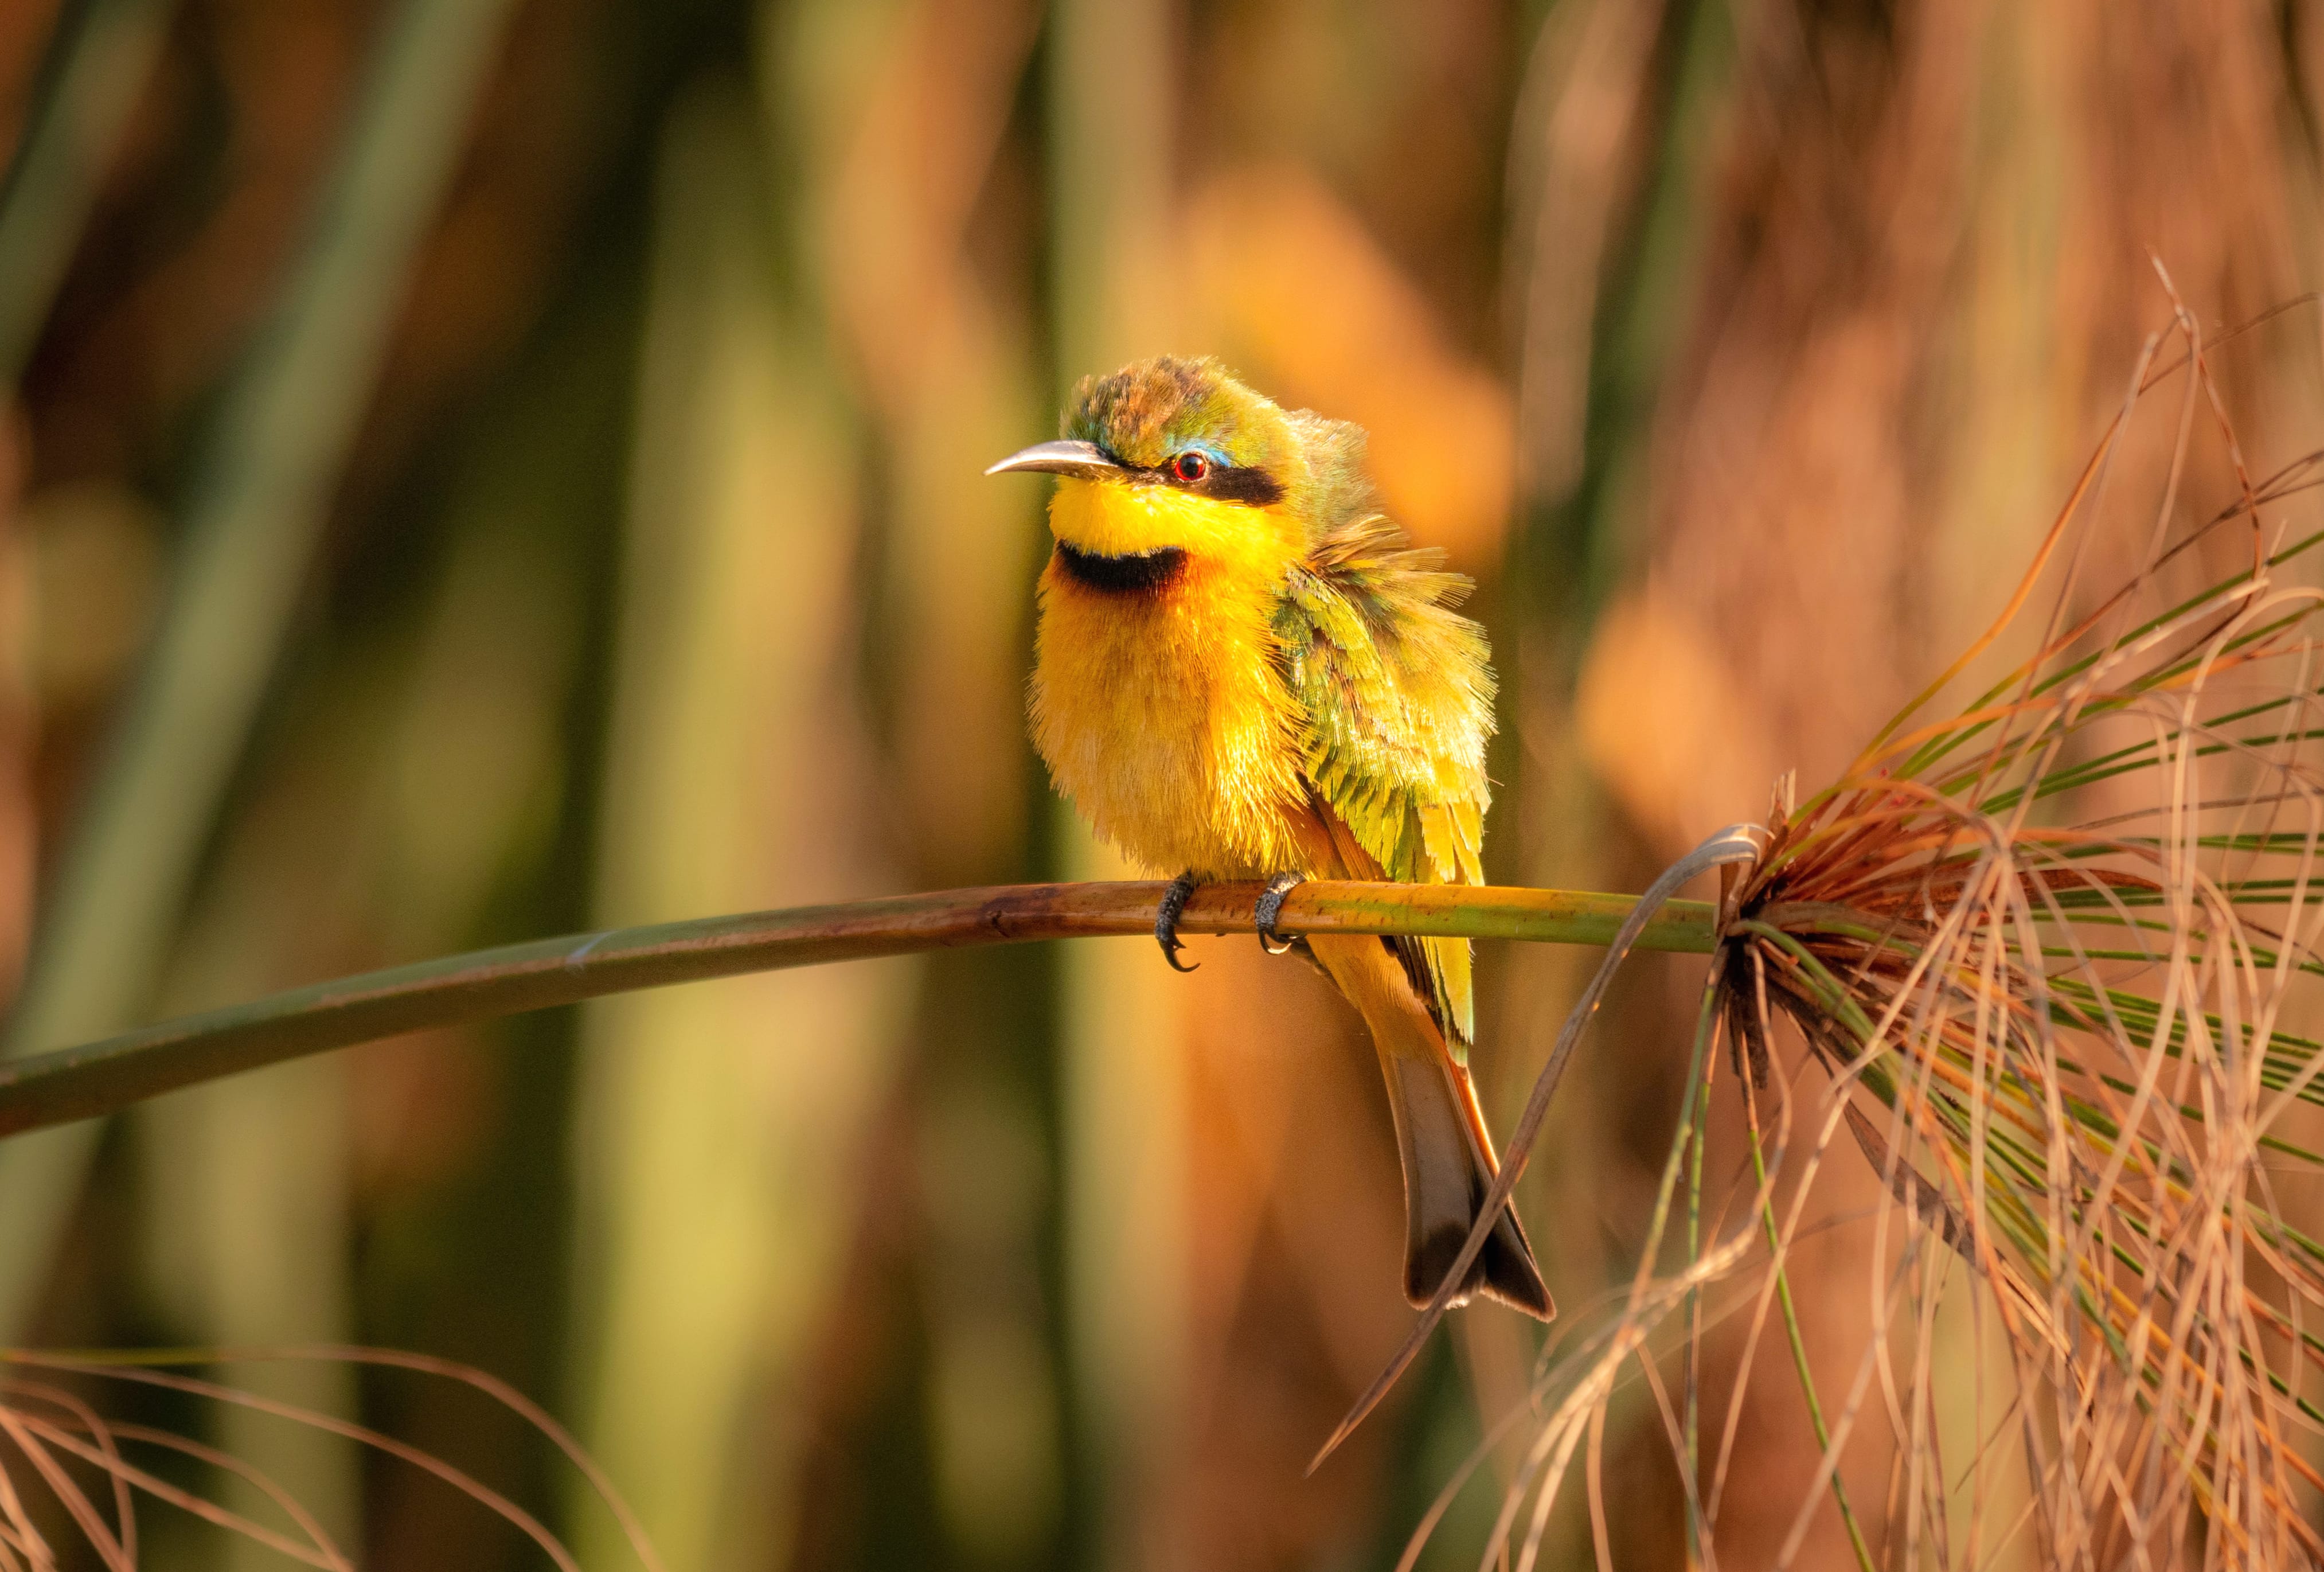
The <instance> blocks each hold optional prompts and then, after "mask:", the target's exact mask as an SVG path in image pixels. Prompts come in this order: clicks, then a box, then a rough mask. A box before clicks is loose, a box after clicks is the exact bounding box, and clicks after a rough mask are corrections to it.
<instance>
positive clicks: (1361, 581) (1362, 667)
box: [1276, 514, 1493, 1062]
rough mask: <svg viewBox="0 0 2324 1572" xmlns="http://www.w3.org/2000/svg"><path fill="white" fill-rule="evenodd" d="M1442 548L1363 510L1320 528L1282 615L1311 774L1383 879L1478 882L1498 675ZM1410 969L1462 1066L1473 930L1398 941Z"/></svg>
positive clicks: (1469, 1025)
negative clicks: (1415, 542)
mask: <svg viewBox="0 0 2324 1572" xmlns="http://www.w3.org/2000/svg"><path fill="white" fill-rule="evenodd" d="M1442 561H1443V556H1442V553H1439V552H1436V551H1432V550H1415V549H1414V548H1412V547H1411V546H1410V545H1409V544H1408V543H1407V542H1406V541H1405V539H1404V536H1403V534H1402V532H1399V531H1398V530H1397V528H1396V527H1395V526H1394V525H1393V524H1391V523H1389V522H1388V521H1387V520H1386V519H1384V518H1381V517H1379V515H1377V514H1373V515H1370V516H1368V517H1364V518H1360V519H1357V520H1355V521H1354V522H1350V523H1347V524H1343V525H1341V526H1339V527H1337V528H1335V529H1333V530H1331V531H1329V532H1326V533H1324V534H1323V536H1322V537H1321V538H1320V539H1319V540H1318V541H1316V543H1315V544H1314V547H1313V548H1311V550H1309V551H1308V553H1307V557H1306V559H1305V562H1304V563H1303V564H1302V565H1301V566H1300V567H1299V568H1297V569H1294V570H1293V571H1292V573H1291V576H1290V578H1289V581H1288V584H1287V586H1286V592H1285V596H1284V602H1283V606H1282V609H1281V611H1280V612H1279V613H1278V615H1277V628H1276V631H1277V634H1278V635H1279V636H1280V637H1281V639H1282V643H1283V650H1284V652H1285V657H1286V661H1287V668H1288V676H1289V679H1290V682H1291V685H1292V690H1293V692H1294V693H1295V694H1296V696H1297V698H1298V699H1299V707H1300V710H1301V712H1302V715H1303V719H1304V725H1305V733H1304V735H1302V736H1301V738H1300V744H1301V747H1302V751H1303V755H1304V759H1305V772H1306V776H1307V781H1308V783H1309V784H1310V785H1311V786H1312V787H1313V788H1314V791H1315V794H1316V796H1317V797H1318V798H1319V799H1320V800H1322V802H1323V805H1324V806H1325V807H1327V808H1328V809H1331V810H1332V812H1333V814H1335V815H1336V816H1337V817H1338V818H1339V819H1340V821H1341V823H1342V825H1343V826H1344V827H1345V830H1346V833H1347V834H1348V835H1349V836H1350V837H1352V838H1353V840H1354V841H1355V843H1356V845H1357V846H1360V848H1361V849H1362V851H1363V852H1364V853H1365V854H1366V855H1368V856H1369V858H1370V859H1371V860H1372V861H1373V862H1375V863H1377V864H1378V865H1379V868H1380V871H1381V873H1382V874H1384V875H1385V876H1386V877H1388V878H1390V879H1394V880H1397V881H1399V882H1402V883H1420V884H1481V883H1484V882H1485V870H1484V864H1483V861H1482V859H1481V857H1480V848H1481V846H1482V845H1483V842H1484V818H1485V809H1486V806H1487V804H1488V803H1489V802H1490V801H1491V799H1492V793H1491V789H1490V788H1489V786H1488V784H1487V783H1486V780H1485V742H1486V739H1487V738H1488V737H1489V736H1490V735H1492V730H1493V674H1492V670H1491V668H1490V666H1489V664H1488V663H1487V661H1488V656H1489V652H1488V650H1487V646H1486V643H1485V633H1484V630H1483V629H1482V628H1480V627H1479V626H1478V625H1477V624H1475V623H1473V622H1471V621H1470V620H1469V619H1468V618H1467V617H1464V616H1462V615H1459V613H1458V612H1456V611H1455V610H1454V609H1453V607H1455V606H1458V605H1459V604H1460V602H1461V599H1462V596H1465V595H1466V594H1467V593H1468V591H1469V588H1470V582H1469V580H1468V579H1466V578H1462V576H1461V575H1459V574H1456V573H1447V572H1445V571H1443V569H1442V567H1441V566H1440V564H1441V563H1442ZM1398 949H1399V952H1400V953H1401V954H1402V956H1403V958H1404V962H1405V968H1406V971H1407V972H1408V973H1410V974H1411V975H1412V979H1413V983H1414V985H1415V986H1416V987H1417V988H1418V989H1419V991H1420V994H1421V996H1422V997H1423V998H1424V999H1426V1000H1428V1002H1429V1003H1430V1006H1431V1011H1432V1013H1434V1015H1435V1017H1436V1022H1437V1024H1438V1026H1439V1027H1440V1028H1442V1029H1443V1032H1444V1037H1445V1041H1446V1044H1447V1046H1449V1047H1450V1048H1451V1049H1452V1053H1453V1056H1454V1058H1455V1059H1462V1061H1464V1062H1465V1059H1466V1054H1467V1049H1468V1045H1469V1043H1470V1042H1471V1040H1473V1039H1474V1037H1475V1035H1476V1025H1475V1011H1474V1008H1473V1005H1472V1003H1471V999H1472V990H1471V981H1470V964H1469V941H1468V940H1466V939H1401V940H1399V941H1398Z"/></svg>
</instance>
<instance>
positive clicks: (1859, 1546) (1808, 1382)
mask: <svg viewBox="0 0 2324 1572" xmlns="http://www.w3.org/2000/svg"><path fill="white" fill-rule="evenodd" d="M1742 1079H1743V1113H1744V1117H1745V1119H1746V1120H1748V1122H1749V1125H1750V1133H1751V1177H1752V1178H1753V1179H1756V1180H1757V1183H1758V1187H1759V1222H1760V1225H1761V1226H1762V1227H1763V1228H1764V1229H1765V1230H1766V1234H1767V1253H1768V1255H1769V1257H1770V1258H1771V1259H1774V1260H1777V1261H1780V1260H1781V1259H1782V1254H1781V1252H1782V1237H1783V1236H1782V1233H1781V1231H1780V1230H1779V1229H1778V1228H1777V1227H1776V1226H1775V1197H1773V1196H1771V1195H1769V1194H1768V1193H1767V1157H1766V1150H1765V1149H1764V1148H1763V1147H1762V1146H1761V1144H1760V1140H1759V1099H1758V1098H1757V1096H1755V1095H1754V1094H1753V1090H1752V1085H1751V1077H1750V1075H1749V1073H1748V1071H1747V1072H1746V1073H1745V1074H1744V1076H1743V1077H1742ZM1775 1303H1776V1305H1777V1306H1778V1307H1780V1308H1782V1310H1783V1312H1784V1336H1785V1337H1786V1338H1788V1339H1789V1340H1790V1342H1791V1345H1792V1368H1793V1369H1794V1371H1796V1372H1798V1373H1799V1378H1800V1395H1801V1396H1802V1397H1803V1398H1805V1399H1807V1404H1808V1423H1809V1424H1811V1425H1812V1426H1813V1427H1814V1428H1815V1438H1816V1449H1817V1451H1819V1452H1829V1451H1831V1428H1830V1427H1829V1426H1827V1425H1826V1424H1825V1423H1824V1419H1823V1402H1822V1401H1821V1399H1819V1398H1818V1397H1817V1396H1816V1383H1815V1373H1814V1372H1813V1371H1812V1370H1810V1369H1809V1368H1808V1345H1807V1339H1806V1338H1805V1337H1803V1336H1801V1335H1800V1312H1799V1308H1798V1307H1797V1306H1796V1305H1794V1303H1793V1302H1792V1280H1791V1274H1790V1273H1789V1271H1786V1270H1785V1269H1784V1267H1782V1266H1778V1267H1776V1269H1775ZM1831 1499H1832V1504H1834V1505H1835V1506H1837V1507H1839V1508H1840V1521H1841V1523H1843V1524H1844V1525H1846V1527H1847V1529H1848V1542H1849V1546H1850V1547H1851V1548H1853V1549H1854V1550H1855V1551H1856V1564H1857V1566H1858V1567H1859V1568H1860V1569H1861V1572H1877V1569H1876V1568H1875V1567H1874V1566H1873V1561H1872V1547H1871V1546H1870V1545H1869V1544H1867V1542H1866V1540H1865V1538H1864V1529H1863V1525H1861V1524H1860V1523H1858V1521H1856V1512H1855V1509H1854V1508H1852V1507H1850V1506H1849V1504H1848V1486H1847V1485H1846V1484H1842V1483H1841V1481H1840V1466H1839V1463H1838V1462H1837V1460H1835V1461H1834V1463H1833V1465H1832V1470H1831Z"/></svg>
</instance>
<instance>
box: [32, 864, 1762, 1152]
mask: <svg viewBox="0 0 2324 1572" xmlns="http://www.w3.org/2000/svg"><path fill="white" fill-rule="evenodd" d="M1166 888H1167V886H1165V885H1162V884H1158V883H1087V884H1006V885H993V886H990V887H986V888H982V889H970V890H948V891H942V892H936V893H934V894H927V895H899V896H891V897H888V898H885V899H881V900H873V901H858V902H849V903H846V904H844V905H837V906H807V907H798V908H793V909H791V910H788V911H765V912H752V913H746V914H743V915H741V916H733V917H710V918H700V919H696V920H693V921H689V922H669V923H657V924H653V925H650V926H648V927H642V928H625V929H614V930H612V931H610V932H605V933H588V934H570V935H567V936H565V937H563V938H558V939H535V940H532V941H531V942H530V943H526V944H515V945H509V946H505V947H503V948H499V949H488V950H478V951H474V952H472V953H469V954H466V955H457V956H447V957H443V958H441V959H438V960H430V961H421V962H419V963H417V964H415V965H412V966H398V967H394V968H392V969H390V970H386V971H378V972H367V973H364V974H363V975H362V976H354V977H343V978H339V979H337V980H336V981H333V982H327V983H318V984H314V985H310V986H309V987H304V988H294V989H291V990H290V991H288V992H286V993H281V994H270V995H269V996H267V997H266V998H263V999H258V1000H254V1001H252V1002H251V1003H244V1004H235V1005H230V1006H228V1007H226V1008H225V1009H220V1010H211V1011H206V1012H204V1013H200V1014H197V1015H188V1016H183V1017H180V1019H178V1020H175V1021H165V1022H161V1023H160V1024H158V1025H153V1026H147V1027H142V1028H140V1029H138V1030H136V1031H127V1032H124V1033H121V1034H120V1035H118V1036H115V1037H110V1038H106V1039H104V1040H100V1041H96V1042H90V1043H86V1044H83V1045H81V1046H79V1047H77V1048H69V1049H63V1050H59V1051H56V1052H53V1053H46V1054H42V1055H40V1056H38V1057H37V1058H32V1059H19V1060H15V1061H14V1062H10V1063H5V1064H0V1136H7V1135H14V1134H20V1133H23V1132H25V1131H28V1130H38V1129H42V1128H43V1127H46V1126H49V1125H55V1124H67V1123H69V1122H71V1121H74V1120H80V1119H89V1118H94V1117H96V1116H97V1115H98V1114H109V1113H112V1112H114V1111H115V1110H117V1109H120V1108H124V1107H127V1106H128V1105H131V1104H133V1103H136V1102H141V1101H143V1099H145V1098H147V1097H152V1096H159V1095H160V1094H161V1093H163V1092H170V1091H175V1090H177V1089H179V1088H180V1087H189V1086H194V1085H196V1084H198V1083H199V1082H202V1081H208V1080H214V1079H217V1077H221V1076H229V1075H234V1074H237V1073H239V1072H240V1071H243V1070H247V1069H255V1068H259V1067H261V1066H263V1065H270V1064H276V1063H280V1062H281V1061H282V1060H284V1059H296V1058H299V1057H300V1056H302V1055H305V1054H310V1053H321V1052H325V1051H327V1050H331V1049H336V1048H346V1047H350V1046H352V1045H354V1044H355V1043H359V1042H368V1041H372V1040H376V1039H379V1038H383V1037H392V1036H396V1035H398V1034H400V1033H403V1032H410V1031H425V1030H428V1029H430V1028H434V1027H441V1026H451V1025H457V1024H460V1023H462V1022H472V1021H483V1020H488V1019H491V1018H493V1017H495V1016H501V1015H511V1014H515V1013H520V1012H521V1011H526V1010H539V1009H545V1008H547V1007H549V1006H550V1005H554V1004H570V1003H576V1002H577V1001H580V1000H583V999H594V998H599V997H602V996H604V995H605V994H621V993H630V992H633V991H635V990H637V989H641V988H654V987H662V986H666V985H669V984H672V983H686V982H698V981H702V980H705V979H707V978H712V977H731V976H740V975H742V974H743V973H746V972H761V971H775V970H779V969H781V968H784V967H788V966H816V965H820V964H822V963H824V962H828V961H844V960H865V959H869V958H871V957H875V956H891V955H905V954H910V953H912V952H915V951H920V950H932V949H955V948H967V947H972V946H979V945H993V944H1021V943H1025V942H1028V941H1030V940H1034V939H1086V938H1097V937H1102V936H1106V935H1130V934H1150V933H1151V932H1152V931H1153V928H1154V912H1155V908H1156V907H1157V905H1158V904H1159V903H1160V902H1161V899H1162V894H1163V892H1164V890H1165V889H1166ZM1260 888H1261V886H1259V885H1258V884H1211V885H1205V886H1203V888H1201V889H1199V890H1197V891H1196V892H1194V899H1193V900H1191V901H1189V902H1187V903H1186V910H1185V915H1184V916H1183V917H1182V918H1181V919H1180V920H1179V924H1178V926H1179V929H1180V930H1181V931H1183V932H1186V933H1213V934H1231V933H1245V934H1247V933H1249V932H1250V930H1251V923H1252V907H1253V904H1254V902H1256V901H1257V899H1258V895H1259V890H1260ZM1637 905H1638V902H1637V899H1636V898H1635V897H1632V896H1628V895H1600V894H1590V893H1584V892H1572V891H1563V890H1527V889H1512V888H1508V887H1505V886H1494V885H1416V884H1364V883H1340V882H1336V881H1320V880H1319V881H1314V882H1311V883H1305V884H1302V885H1300V886H1298V888H1296V890H1294V891H1293V892H1291V894H1290V896H1289V897H1288V898H1287V899H1286V902H1284V907H1283V918H1282V927H1283V930H1284V931H1285V932H1286V933H1366V934H1395V933H1412V934H1437V935H1444V936H1448V937H1452V938H1467V939H1530V940H1534V941H1535V942H1541V943H1551V944H1585V945H1605V944H1609V943H1612V942H1613V941H1614V940H1615V939H1617V937H1618V934H1619V932H1620V931H1621V930H1622V929H1624V928H1625V926H1626V924H1629V925H1631V926H1632V927H1633V928H1634V929H1635V932H1634V936H1633V937H1631V938H1630V939H1628V940H1627V945H1628V947H1634V948H1640V949H1655V950H1668V951H1678V952H1683V953H1689V954H1696V955H1707V954H1709V953H1710V951H1711V938H1712V928H1713V921H1714V918H1715V915H1716V913H1715V910H1714V908H1712V907H1711V905H1709V904H1707V903H1705V902H1696V901H1670V902H1666V903H1664V904H1663V905H1662V906H1661V908H1660V910H1659V911H1658V912H1656V913H1655V914H1654V915H1652V916H1651V917H1650V918H1648V919H1646V920H1642V921H1641V920H1637Z"/></svg>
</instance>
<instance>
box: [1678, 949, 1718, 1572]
mask: <svg viewBox="0 0 2324 1572" xmlns="http://www.w3.org/2000/svg"><path fill="white" fill-rule="evenodd" d="M1724 971H1725V967H1724V966H1722V965H1721V964H1720V961H1717V960H1714V961H1713V962H1712V963H1711V977H1712V979H1713V980H1712V981H1711V982H1710V983H1707V984H1705V985H1704V986H1703V990H1702V1008H1701V1010H1700V1011H1699V1012H1698V1013H1696V1016H1695V1022H1694V1061H1693V1062H1694V1069H1693V1071H1692V1072H1691V1073H1692V1077H1693V1078H1692V1083H1691V1084H1692V1087H1693V1088H1694V1096H1693V1098H1692V1105H1691V1106H1689V1107H1688V1109H1687V1123H1686V1126H1685V1131H1686V1133H1685V1140H1686V1142H1687V1143H1688V1151H1687V1162H1686V1168H1687V1173H1686V1263H1687V1265H1688V1266H1689V1267H1690V1268H1691V1267H1692V1266H1694V1265H1695V1264H1696V1263H1697V1262H1700V1261H1701V1259H1702V1149H1703V1147H1704V1146H1705V1145H1706V1144H1707V1142H1708V1136H1709V1132H1710V1128H1711V1076H1712V1074H1713V1072H1714V1071H1715V1069H1716V1068H1717V1061H1716V1060H1715V1059H1713V1058H1712V1057H1711V1050H1712V1048H1713V1047H1714V1046H1715V1045H1716V1041H1717V1038H1718V1035H1719V1033H1718V1024H1719V985H1718V982H1717V979H1718V978H1719V977H1720V976H1721V975H1723V973H1724ZM1672 1155H1673V1156H1674V1157H1675V1156H1676V1155H1677V1154H1676V1153H1675V1152H1674V1153H1673V1154H1672ZM1701 1357H1702V1290H1701V1289H1700V1288H1699V1287H1690V1288H1689V1289H1688V1290H1686V1419H1685V1443H1684V1445H1685V1448H1686V1466H1685V1469H1684V1473H1685V1474H1686V1475H1687V1477H1688V1479H1689V1480H1690V1481H1692V1483H1691V1484H1689V1485H1688V1486H1687V1492H1686V1542H1687V1547H1688V1553H1689V1554H1690V1555H1691V1556H1692V1558H1693V1564H1694V1565H1696V1566H1698V1567H1700V1566H1704V1565H1707V1564H1708V1563H1707V1561H1706V1558H1704V1556H1703V1535H1704V1527H1705V1526H1704V1523H1703V1521H1702V1483H1701V1475H1702V1382H1701Z"/></svg>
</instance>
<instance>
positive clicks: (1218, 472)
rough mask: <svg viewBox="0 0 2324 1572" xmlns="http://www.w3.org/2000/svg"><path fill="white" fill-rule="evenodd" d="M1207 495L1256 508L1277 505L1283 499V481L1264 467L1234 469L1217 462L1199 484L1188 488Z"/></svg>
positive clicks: (1222, 500)
mask: <svg viewBox="0 0 2324 1572" xmlns="http://www.w3.org/2000/svg"><path fill="white" fill-rule="evenodd" d="M1186 489H1187V490H1188V491H1191V492H1195V493H1198V494H1199V495H1203V496H1214V497H1217V498H1218V499H1219V500H1220V501H1221V502H1239V503H1246V504H1250V506H1252V507H1257V508H1266V507H1273V506H1274V505H1275V504H1277V503H1279V502H1281V501H1282V500H1283V483H1282V482H1281V481H1278V480H1277V479H1276V478H1275V476H1271V475H1269V474H1268V472H1267V471H1266V470H1264V469H1258V468H1250V469H1231V468H1228V467H1225V466H1223V465H1213V466H1212V467H1211V472H1210V474H1209V475H1208V476H1204V477H1203V482H1202V484H1201V485H1190V486H1188V487H1186Z"/></svg>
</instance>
